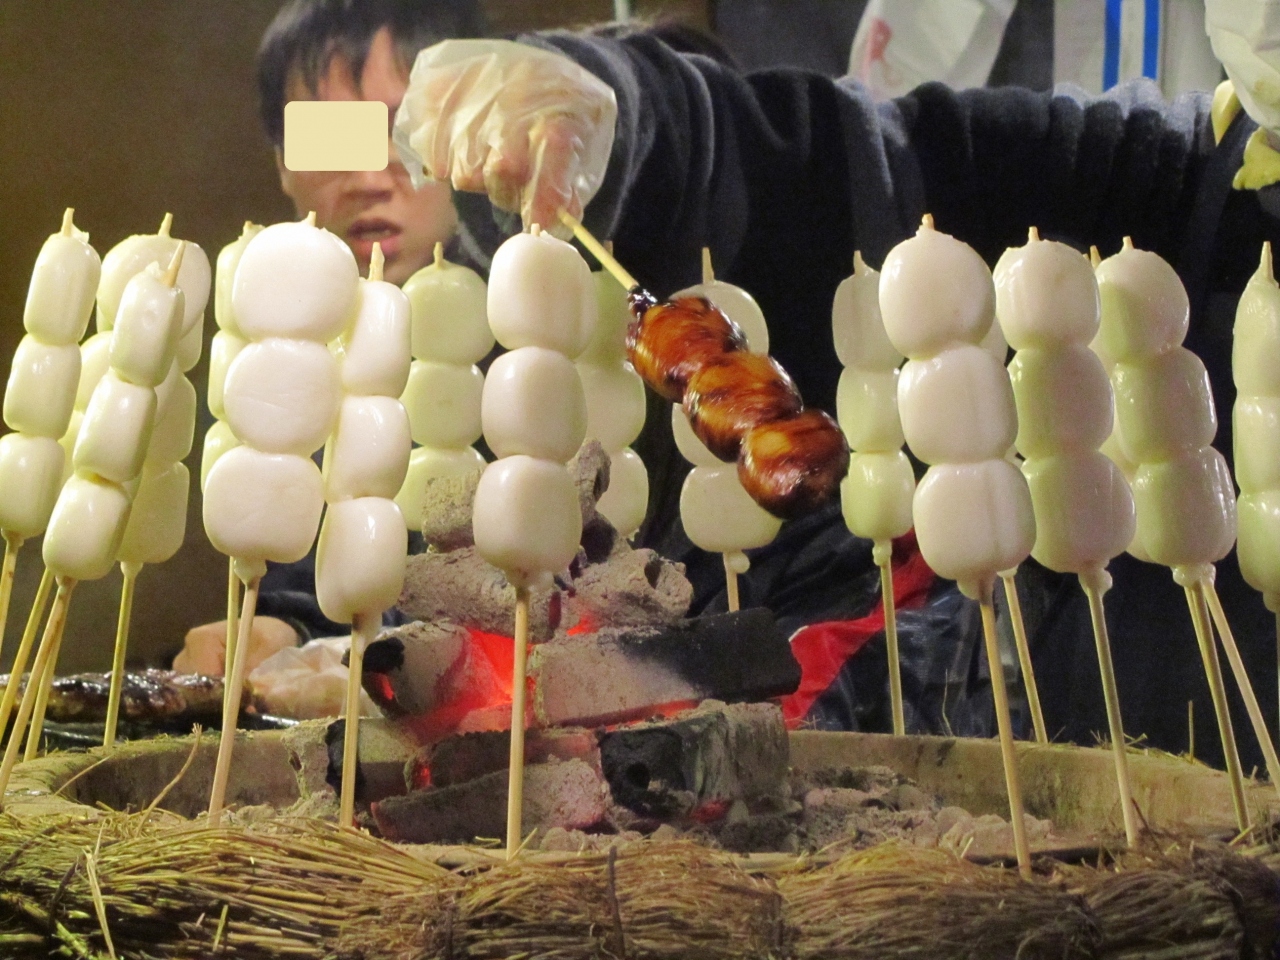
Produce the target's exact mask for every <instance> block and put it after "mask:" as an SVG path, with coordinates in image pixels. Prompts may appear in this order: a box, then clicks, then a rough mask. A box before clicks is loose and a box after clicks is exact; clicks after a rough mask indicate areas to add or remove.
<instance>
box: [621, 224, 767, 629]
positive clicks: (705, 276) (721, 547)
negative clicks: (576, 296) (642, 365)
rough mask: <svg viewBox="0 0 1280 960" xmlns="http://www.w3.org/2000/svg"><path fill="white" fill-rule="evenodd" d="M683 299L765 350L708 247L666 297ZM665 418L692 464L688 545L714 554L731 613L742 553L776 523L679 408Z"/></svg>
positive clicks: (751, 312) (755, 315)
mask: <svg viewBox="0 0 1280 960" xmlns="http://www.w3.org/2000/svg"><path fill="white" fill-rule="evenodd" d="M683 297H703V298H705V299H706V300H708V301H710V302H711V303H712V304H714V305H715V306H716V307H717V308H718V309H719V310H720V311H721V312H722V313H723V314H724V315H725V317H726V318H728V320H729V321H730V322H731V323H733V324H736V325H737V327H738V328H739V329H741V331H742V334H743V336H744V337H745V338H746V342H747V349H748V350H750V351H751V352H752V353H755V354H760V355H767V354H768V352H769V327H768V325H767V324H766V322H765V318H764V314H763V313H762V312H761V310H760V307H759V306H758V305H757V304H756V302H755V299H754V298H753V297H752V296H751V295H750V294H749V293H747V291H745V290H743V289H742V288H741V287H737V286H734V285H733V284H729V283H725V282H724V281H722V280H717V279H716V275H715V270H714V269H713V267H712V263H711V250H710V248H709V247H703V248H702V283H701V284H698V285H697V286H693V287H688V288H686V289H684V290H681V291H679V292H678V293H675V294H672V297H671V299H672V300H679V299H681V298H683ZM633 376H635V375H634V374H633ZM636 379H637V381H638V380H639V377H636ZM671 417H672V420H671V428H672V432H673V434H674V435H675V440H676V446H677V447H678V448H679V450H680V452H681V453H682V454H683V455H684V457H685V459H687V460H689V461H690V462H691V463H692V464H693V469H692V470H691V471H690V472H689V476H688V477H687V478H686V479H685V482H684V487H683V488H682V489H681V491H680V519H681V522H682V523H683V525H684V530H685V534H686V535H687V536H688V537H689V539H690V541H692V543H693V545H694V546H696V547H699V548H700V549H703V550H706V551H708V552H711V553H715V552H718V553H720V555H721V558H722V561H723V565H724V573H725V596H726V600H727V607H728V609H729V611H730V612H734V611H736V610H738V608H739V606H740V602H739V593H738V588H739V583H738V578H739V577H740V576H741V575H743V574H745V573H746V572H747V570H749V569H750V560H748V558H747V554H746V551H747V550H751V549H755V548H758V547H763V546H767V545H768V544H770V543H772V542H773V539H774V538H775V537H776V536H777V535H778V530H779V529H781V527H782V523H781V521H780V520H778V518H777V517H775V516H773V515H772V514H770V513H768V512H767V511H766V510H764V509H763V508H762V507H760V506H759V505H758V504H756V503H755V501H753V500H752V499H751V498H750V497H749V496H748V494H747V492H746V490H745V489H744V488H743V486H742V481H741V480H740V479H739V477H738V473H737V471H736V470H734V469H733V468H732V467H729V466H726V465H725V463H724V462H723V461H721V460H720V458H719V457H717V456H716V455H715V454H714V453H712V452H711V451H710V450H708V449H707V447H706V445H705V444H703V442H702V441H701V440H699V439H698V437H697V436H696V435H695V434H694V432H693V429H692V426H691V425H690V421H689V418H688V415H687V414H686V412H685V410H684V409H683V407H681V406H675V407H673V408H672V411H671Z"/></svg>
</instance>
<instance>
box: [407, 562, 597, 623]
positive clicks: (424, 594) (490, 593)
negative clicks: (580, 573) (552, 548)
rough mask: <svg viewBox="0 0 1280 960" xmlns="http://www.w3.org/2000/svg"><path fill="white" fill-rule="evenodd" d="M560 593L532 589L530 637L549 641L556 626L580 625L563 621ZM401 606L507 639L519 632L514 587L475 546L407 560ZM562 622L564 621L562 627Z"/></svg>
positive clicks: (416, 616)
mask: <svg viewBox="0 0 1280 960" xmlns="http://www.w3.org/2000/svg"><path fill="white" fill-rule="evenodd" d="M558 594H559V591H557V590H549V591H534V592H533V593H532V595H531V596H530V598H529V636H530V638H531V639H533V640H546V639H548V638H549V637H550V636H551V635H552V634H553V633H554V632H555V631H556V630H557V629H558V628H560V627H562V626H563V627H565V628H568V627H571V626H573V625H574V623H575V622H576V620H574V619H573V618H562V617H561V615H560V614H561V611H562V609H563V608H562V605H561V604H560V601H559V596H558ZM398 606H399V608H400V611H401V612H402V613H404V614H405V615H406V616H408V617H409V618H410V619H413V620H424V621H426V622H428V623H431V622H434V621H437V620H452V621H453V622H454V623H460V624H463V625H464V626H468V627H473V628H475V629H477V630H482V631H484V632H485V633H496V634H501V635H502V636H505V637H509V636H512V635H513V634H514V633H515V616H516V614H515V610H516V591H515V588H514V587H512V586H511V584H509V583H507V578H506V576H505V575H504V574H503V573H502V571H501V570H499V569H498V568H497V567H494V566H492V565H490V564H489V563H488V562H487V561H485V559H484V558H483V557H481V556H480V555H479V554H478V553H477V552H476V548H475V547H463V548H462V549H459V550H451V551H449V552H448V553H436V552H434V551H429V552H427V553H420V554H415V555H414V556H411V557H409V559H408V563H407V565H406V568H405V577H404V589H403V591H402V592H401V594H400V602H399V604H398ZM561 619H565V622H564V623H561Z"/></svg>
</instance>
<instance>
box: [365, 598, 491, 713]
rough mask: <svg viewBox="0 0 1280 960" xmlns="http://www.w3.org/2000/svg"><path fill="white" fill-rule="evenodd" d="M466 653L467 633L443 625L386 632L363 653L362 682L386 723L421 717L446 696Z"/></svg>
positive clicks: (441, 623)
mask: <svg viewBox="0 0 1280 960" xmlns="http://www.w3.org/2000/svg"><path fill="white" fill-rule="evenodd" d="M467 649H468V636H467V632H466V630H465V629H463V628H462V627H460V626H458V625H456V624H453V623H450V622H449V621H447V620H446V621H442V622H438V623H410V624H406V625H404V626H402V627H396V628H394V629H392V630H384V631H383V632H382V633H380V634H379V635H378V638H377V639H376V640H374V641H373V642H372V643H370V644H369V646H368V647H366V648H365V652H364V665H363V674H362V677H361V681H362V683H363V685H364V688H365V690H366V691H367V692H368V694H369V696H370V697H371V698H372V700H373V702H374V703H376V704H377V705H378V707H379V708H380V709H381V710H382V711H383V712H384V713H385V714H386V715H387V716H388V717H391V718H393V719H394V718H399V717H404V716H420V715H422V714H425V713H427V712H428V711H430V710H431V709H432V708H433V707H434V706H435V705H436V704H437V703H438V702H440V701H441V700H442V699H444V698H445V697H446V696H447V695H448V692H449V690H448V688H449V686H450V682H451V678H452V679H454V680H455V681H456V673H457V670H456V665H457V664H458V663H459V661H460V660H462V659H463V658H464V656H465V654H466V652H467Z"/></svg>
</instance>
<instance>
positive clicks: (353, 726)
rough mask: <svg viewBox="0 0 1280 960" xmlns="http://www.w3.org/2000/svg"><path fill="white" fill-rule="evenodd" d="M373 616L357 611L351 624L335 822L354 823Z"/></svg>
mask: <svg viewBox="0 0 1280 960" xmlns="http://www.w3.org/2000/svg"><path fill="white" fill-rule="evenodd" d="M376 619H377V618H376V617H373V616H370V615H369V614H360V615H358V616H357V617H356V618H355V620H354V621H353V622H352V624H351V652H350V653H349V654H348V655H347V702H346V709H345V710H344V711H343V717H344V718H345V721H346V722H345V725H344V729H343V738H342V791H341V794H340V798H339V815H338V825H339V826H342V827H350V826H352V825H353V824H354V823H355V812H356V772H357V771H358V770H359V769H360V679H361V676H362V674H363V672H364V650H365V647H367V646H368V645H369V641H370V640H371V639H373V634H374V633H375V632H376V628H375V629H373V630H371V629H370V626H369V624H370V621H373V620H376Z"/></svg>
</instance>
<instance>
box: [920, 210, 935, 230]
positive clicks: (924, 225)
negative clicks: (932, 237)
mask: <svg viewBox="0 0 1280 960" xmlns="http://www.w3.org/2000/svg"><path fill="white" fill-rule="evenodd" d="M920 229H921V230H933V229H934V226H933V214H932V213H926V214H925V215H924V216H923V217H921V218H920Z"/></svg>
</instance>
